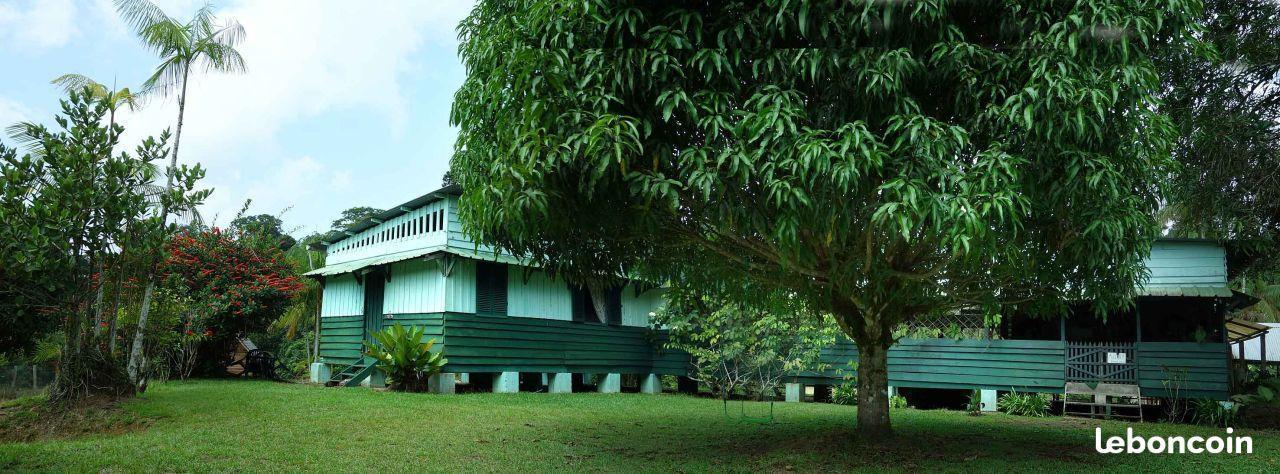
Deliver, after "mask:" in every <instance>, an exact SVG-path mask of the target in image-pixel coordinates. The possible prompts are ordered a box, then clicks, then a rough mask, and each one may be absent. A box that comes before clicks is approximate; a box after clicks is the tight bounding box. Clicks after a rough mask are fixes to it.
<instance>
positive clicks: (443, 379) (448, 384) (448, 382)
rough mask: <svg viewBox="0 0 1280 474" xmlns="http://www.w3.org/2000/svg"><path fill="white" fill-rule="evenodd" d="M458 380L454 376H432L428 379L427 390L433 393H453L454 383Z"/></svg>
mask: <svg viewBox="0 0 1280 474" xmlns="http://www.w3.org/2000/svg"><path fill="white" fill-rule="evenodd" d="M456 380H457V377H455V376H454V375H453V374H449V373H443V372H442V373H439V374H435V375H432V376H431V378H429V379H427V390H428V391H430V392H431V393H453V392H454V382H455V381H456Z"/></svg>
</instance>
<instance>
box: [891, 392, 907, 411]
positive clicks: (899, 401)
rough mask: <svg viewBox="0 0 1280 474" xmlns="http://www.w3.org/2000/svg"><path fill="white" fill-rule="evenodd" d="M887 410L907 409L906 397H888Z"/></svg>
mask: <svg viewBox="0 0 1280 474" xmlns="http://www.w3.org/2000/svg"><path fill="white" fill-rule="evenodd" d="M889 408H890V409H892V410H897V409H899V408H907V397H904V396H901V395H894V396H892V397H889Z"/></svg>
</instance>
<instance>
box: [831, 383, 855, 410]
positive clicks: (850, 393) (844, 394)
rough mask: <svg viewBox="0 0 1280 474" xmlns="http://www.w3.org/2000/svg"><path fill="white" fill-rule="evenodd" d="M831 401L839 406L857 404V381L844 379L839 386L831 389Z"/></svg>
mask: <svg viewBox="0 0 1280 474" xmlns="http://www.w3.org/2000/svg"><path fill="white" fill-rule="evenodd" d="M831 401H832V402H834V403H837V404H840V405H857V404H858V381H857V380H853V379H845V381H844V382H843V383H841V384H840V385H836V386H835V387H832V388H831Z"/></svg>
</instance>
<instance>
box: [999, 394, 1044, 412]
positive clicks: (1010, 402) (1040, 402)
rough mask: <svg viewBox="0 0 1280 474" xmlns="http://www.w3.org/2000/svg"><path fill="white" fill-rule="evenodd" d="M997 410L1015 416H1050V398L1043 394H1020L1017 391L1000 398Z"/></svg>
mask: <svg viewBox="0 0 1280 474" xmlns="http://www.w3.org/2000/svg"><path fill="white" fill-rule="evenodd" d="M996 406H997V408H998V409H999V410H1000V411H1002V412H1004V413H1008V414H1010V415H1015V416H1034V417H1045V416H1049V397H1048V396H1047V395H1044V394H1041V393H1018V391H1017V390H1014V391H1012V392H1009V393H1006V394H1004V395H1001V396H1000V399H999V400H997V402H996Z"/></svg>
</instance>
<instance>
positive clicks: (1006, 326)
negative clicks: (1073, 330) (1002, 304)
mask: <svg viewBox="0 0 1280 474" xmlns="http://www.w3.org/2000/svg"><path fill="white" fill-rule="evenodd" d="M1000 338H1001V339H1022V340H1032V341H1058V340H1062V321H1061V319H1060V318H1059V317H1058V316H1056V315H1030V314H1013V315H1008V316H1005V317H1003V318H1000Z"/></svg>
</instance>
